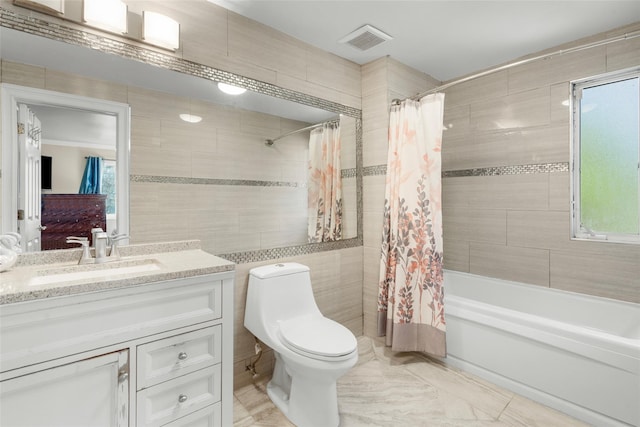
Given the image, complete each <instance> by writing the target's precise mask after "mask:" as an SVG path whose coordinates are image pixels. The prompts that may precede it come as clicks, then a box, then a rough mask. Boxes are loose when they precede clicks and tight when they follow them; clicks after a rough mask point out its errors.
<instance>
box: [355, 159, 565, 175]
mask: <svg viewBox="0 0 640 427" xmlns="http://www.w3.org/2000/svg"><path fill="white" fill-rule="evenodd" d="M551 172H569V162H559V163H540V164H534V165H511V166H495V167H488V168H475V169H460V170H451V171H443V172H442V177H443V178H456V177H462V176H497V175H523V174H531V173H551ZM386 173H387V165H376V166H367V167H365V168H364V175H365V176H373V175H386Z"/></svg>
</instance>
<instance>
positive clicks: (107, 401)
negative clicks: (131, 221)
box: [0, 241, 234, 427]
mask: <svg viewBox="0 0 640 427" xmlns="http://www.w3.org/2000/svg"><path fill="white" fill-rule="evenodd" d="M121 252H122V255H123V257H122V259H121V260H119V261H116V262H114V263H110V264H111V265H109V264H101V265H97V264H96V265H83V266H80V265H77V259H75V258H79V257H80V251H74V250H67V251H49V252H43V253H41V254H26V255H21V256H20V259H19V262H18V264H17V265H16V266H15V267H14V268H13V269H12V270H11V271H8V272H4V273H2V274H0V425H2V426H5V425H6V426H12V427H13V426H21V425H28V426H83V427H84V426H146V425H149V426H163V425H169V426H184V425H189V426H193V425H196V426H230V425H232V424H233V421H232V417H233V397H232V393H233V292H234V290H233V277H234V264H233V263H231V262H229V261H226V260H223V259H220V258H218V257H215V256H213V255H210V254H207V253H206V252H204V251H202V250H200V249H199V243H198V242H195V241H190V242H176V243H168V244H156V245H137V246H128V247H124V248H122V251H121Z"/></svg>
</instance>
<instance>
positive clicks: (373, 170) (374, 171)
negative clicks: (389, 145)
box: [362, 165, 387, 176]
mask: <svg viewBox="0 0 640 427" xmlns="http://www.w3.org/2000/svg"><path fill="white" fill-rule="evenodd" d="M362 173H363V174H364V176H374V175H386V174H387V165H375V166H365V167H364V168H363V172H362Z"/></svg>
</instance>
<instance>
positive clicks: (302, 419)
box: [244, 263, 358, 427]
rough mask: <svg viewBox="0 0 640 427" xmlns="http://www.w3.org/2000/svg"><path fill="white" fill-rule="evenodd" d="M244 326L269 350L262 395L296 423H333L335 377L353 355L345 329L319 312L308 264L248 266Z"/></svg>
mask: <svg viewBox="0 0 640 427" xmlns="http://www.w3.org/2000/svg"><path fill="white" fill-rule="evenodd" d="M244 326H245V327H246V328H247V329H248V330H249V331H250V332H251V333H252V334H253V335H255V336H256V337H257V338H258V339H259V340H260V341H262V342H263V343H265V344H266V345H268V346H269V347H271V348H272V349H273V351H274V354H275V361H276V364H275V368H274V371H273V377H272V379H271V381H269V384H268V385H267V394H268V395H269V398H270V399H271V401H273V403H274V404H275V405H276V406H277V407H278V409H280V410H281V411H282V412H283V413H284V414H285V415H286V417H287V418H288V419H289V420H290V421H291V422H292V423H294V424H295V425H297V426H299V427H307V426H311V427H313V426H317V427H337V426H338V425H339V424H340V417H339V415H338V395H337V391H336V381H337V380H338V378H340V377H341V376H342V375H344V374H345V373H346V372H347V371H348V370H349V369H351V368H352V367H353V366H354V365H355V364H356V362H357V360H358V343H357V340H356V337H355V336H354V335H353V333H351V331H350V330H349V329H347V328H346V327H344V326H342V325H341V324H339V323H337V322H334V321H333V320H330V319H327V318H326V317H324V316H323V315H322V313H321V312H320V310H319V309H318V306H317V305H316V302H315V299H314V297H313V290H312V288H311V277H310V274H309V267H307V266H305V265H302V264H297V263H281V264H273V265H266V266H262V267H258V268H254V269H252V270H251V271H250V272H249V288H248V290H247V304H246V307H245V316H244Z"/></svg>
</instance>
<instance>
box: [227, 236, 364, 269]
mask: <svg viewBox="0 0 640 427" xmlns="http://www.w3.org/2000/svg"><path fill="white" fill-rule="evenodd" d="M358 246H362V238H361V237H354V238H352V239H344V240H339V241H337V242H324V243H309V244H306V245H298V246H287V247H283V248H272V249H262V250H258V251H249V252H233V253H228V254H216V255H217V256H219V257H220V258H224V259H226V260H229V261H232V262H234V263H236V264H248V263H251V262H261V261H269V260H273V259H281V258H290V257H295V256H300V255H308V254H312V253H316V252H323V251H336V250H340V249H348V248H355V247H358Z"/></svg>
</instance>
